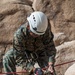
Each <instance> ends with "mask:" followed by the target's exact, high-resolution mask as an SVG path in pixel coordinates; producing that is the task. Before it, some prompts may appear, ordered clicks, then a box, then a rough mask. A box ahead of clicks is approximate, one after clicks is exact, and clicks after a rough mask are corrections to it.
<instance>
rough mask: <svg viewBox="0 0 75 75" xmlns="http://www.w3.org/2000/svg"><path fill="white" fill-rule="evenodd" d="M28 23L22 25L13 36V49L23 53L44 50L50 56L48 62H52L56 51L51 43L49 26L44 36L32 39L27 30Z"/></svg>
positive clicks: (51, 35) (51, 37)
mask: <svg viewBox="0 0 75 75" xmlns="http://www.w3.org/2000/svg"><path fill="white" fill-rule="evenodd" d="M27 25H28V22H26V23H25V24H24V25H22V26H21V27H20V28H19V29H18V30H17V31H16V32H15V34H14V39H13V48H14V49H16V50H17V51H19V52H20V53H23V52H24V51H25V50H29V51H38V50H46V51H47V54H48V55H49V56H50V58H49V61H51V62H52V61H54V58H55V55H56V49H55V46H54V42H53V34H52V32H51V31H50V25H48V28H47V30H46V32H45V34H44V35H41V36H39V37H37V38H33V37H32V36H31V35H30V34H29V31H28V29H27Z"/></svg>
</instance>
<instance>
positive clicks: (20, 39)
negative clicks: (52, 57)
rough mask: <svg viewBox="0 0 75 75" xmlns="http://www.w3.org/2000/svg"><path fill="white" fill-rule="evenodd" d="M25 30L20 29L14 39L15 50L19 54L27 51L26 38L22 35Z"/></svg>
mask: <svg viewBox="0 0 75 75" xmlns="http://www.w3.org/2000/svg"><path fill="white" fill-rule="evenodd" d="M22 30H23V28H19V29H18V30H17V31H16V32H15V34H14V38H13V48H14V49H16V50H17V51H19V52H23V51H24V50H25V36H24V35H23V33H22Z"/></svg>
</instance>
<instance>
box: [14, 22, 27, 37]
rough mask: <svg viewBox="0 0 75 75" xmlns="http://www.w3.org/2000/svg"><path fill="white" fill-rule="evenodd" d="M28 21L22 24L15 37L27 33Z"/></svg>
mask: <svg viewBox="0 0 75 75" xmlns="http://www.w3.org/2000/svg"><path fill="white" fill-rule="evenodd" d="M27 24H28V22H26V23H25V24H23V25H21V26H20V27H19V28H18V29H17V31H16V32H15V33H14V37H16V36H17V37H20V36H23V34H25V35H26V27H27Z"/></svg>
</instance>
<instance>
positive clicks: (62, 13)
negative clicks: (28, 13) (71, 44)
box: [33, 0, 75, 41]
mask: <svg viewBox="0 0 75 75" xmlns="http://www.w3.org/2000/svg"><path fill="white" fill-rule="evenodd" d="M33 8H34V10H36V11H38V10H40V11H43V12H44V13H45V14H46V15H47V16H48V18H49V19H50V20H51V21H52V22H53V23H52V27H54V30H53V31H54V33H59V32H60V33H64V35H65V36H66V37H67V40H68V41H70V40H74V39H75V32H74V30H75V17H74V14H75V12H74V11H75V0H39V1H38V0H34V2H33ZM67 40H65V41H67Z"/></svg>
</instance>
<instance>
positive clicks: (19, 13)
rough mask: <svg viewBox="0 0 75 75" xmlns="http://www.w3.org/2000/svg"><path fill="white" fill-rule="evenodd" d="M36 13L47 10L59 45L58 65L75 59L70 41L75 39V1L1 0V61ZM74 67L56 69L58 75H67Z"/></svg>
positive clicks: (65, 66)
mask: <svg viewBox="0 0 75 75" xmlns="http://www.w3.org/2000/svg"><path fill="white" fill-rule="evenodd" d="M33 10H34V11H43V12H44V13H45V14H46V15H47V17H48V18H49V20H50V23H51V27H52V28H51V29H52V32H53V33H54V42H55V45H56V46H57V47H56V48H57V57H56V60H57V62H56V64H59V63H63V62H67V61H69V60H73V59H74V57H75V51H74V48H75V47H74V45H75V43H74V42H75V41H74V42H70V43H69V42H68V41H72V40H75V0H0V61H2V55H3V54H4V53H5V52H6V51H7V50H9V49H10V48H11V47H12V40H13V34H14V32H15V31H16V30H17V29H18V27H19V26H20V25H21V24H24V23H25V22H26V17H27V16H28V15H30V13H31V12H33ZM64 42H68V43H69V44H68V43H67V44H66V43H64ZM61 44H62V45H61ZM59 45H60V46H59ZM65 45H66V46H65ZM61 46H63V47H61ZM59 48H61V49H59ZM71 64H72V63H71ZM71 64H67V65H62V66H60V67H56V68H57V69H59V71H57V73H58V75H64V73H65V71H66V70H67V68H68V67H69V66H70V65H71ZM57 69H56V70H57Z"/></svg>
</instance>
